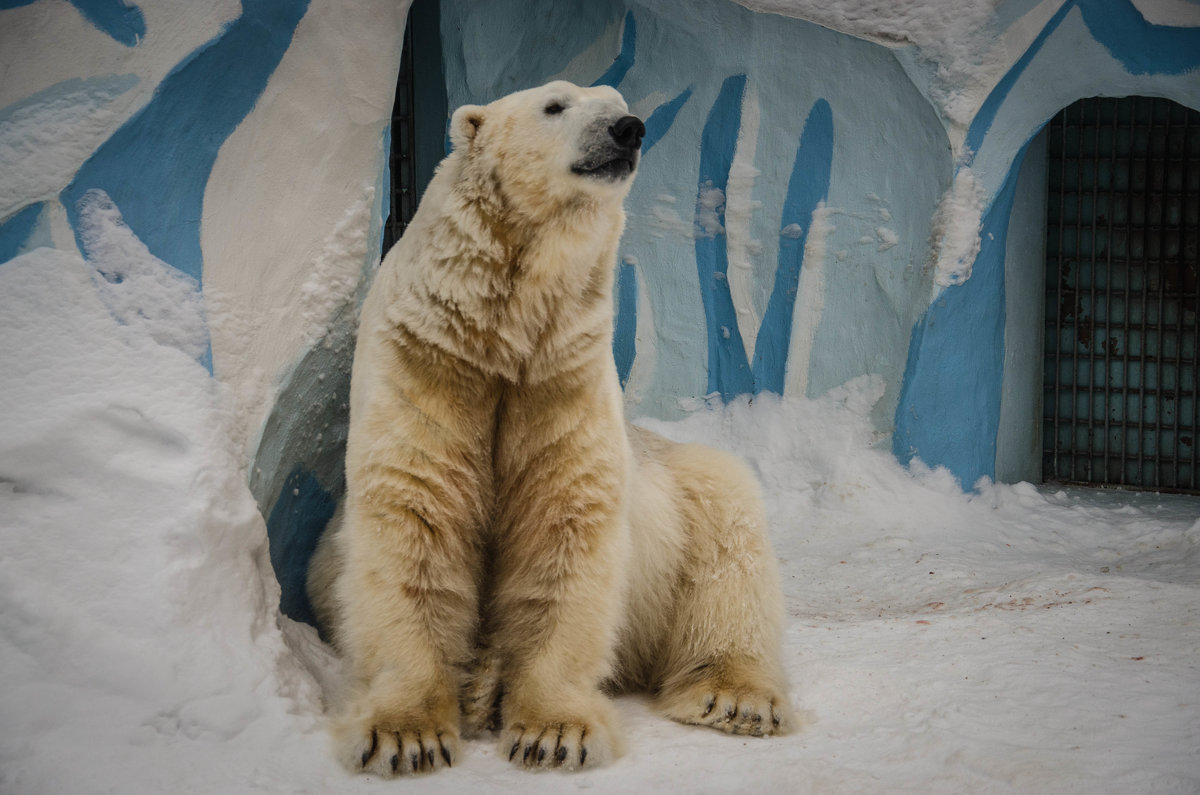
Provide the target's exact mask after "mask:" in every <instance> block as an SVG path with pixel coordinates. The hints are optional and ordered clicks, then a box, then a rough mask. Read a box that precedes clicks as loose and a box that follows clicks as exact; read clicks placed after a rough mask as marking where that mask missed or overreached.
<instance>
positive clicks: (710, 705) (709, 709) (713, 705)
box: [700, 698, 717, 718]
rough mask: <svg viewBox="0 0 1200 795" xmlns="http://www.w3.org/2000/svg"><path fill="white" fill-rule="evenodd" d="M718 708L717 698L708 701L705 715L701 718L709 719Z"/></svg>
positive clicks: (705, 706)
mask: <svg viewBox="0 0 1200 795" xmlns="http://www.w3.org/2000/svg"><path fill="white" fill-rule="evenodd" d="M716 707H717V700H716V699H715V698H710V699H709V700H708V703H707V704H705V705H704V714H703V715H701V716H700V717H702V718H707V717H708V716H709V715H711V714H712V711H713V710H714V709H716Z"/></svg>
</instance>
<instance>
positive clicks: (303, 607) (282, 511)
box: [267, 464, 337, 626]
mask: <svg viewBox="0 0 1200 795" xmlns="http://www.w3.org/2000/svg"><path fill="white" fill-rule="evenodd" d="M336 509H337V501H336V500H334V498H333V495H332V494H331V493H330V492H329V491H328V490H326V489H325V488H324V487H323V486H322V485H321V482H320V481H319V480H317V476H316V475H315V474H313V473H312V472H310V471H309V470H308V469H306V468H305V467H304V466H303V465H302V464H297V465H296V466H295V467H293V468H292V471H291V472H290V473H289V474H288V476H287V479H286V480H285V481H284V483H283V488H281V489H280V490H279V496H278V497H276V499H275V505H274V506H273V507H272V508H271V512H270V514H269V515H268V516H267V541H268V546H269V548H270V554H271V567H272V568H273V569H274V570H275V579H277V580H279V591H280V593H279V610H280V612H282V613H283V614H284V615H285V616H287V617H288V618H291V619H293V620H295V621H304V622H306V623H309V624H312V625H313V626H316V623H317V619H316V616H315V615H314V614H313V609H312V604H311V603H310V602H309V601H308V592H307V590H306V589H305V583H306V581H307V579H308V564H309V562H310V561H311V560H312V556H313V552H314V551H315V550H316V548H317V541H319V540H320V538H321V533H322V532H323V531H324V530H325V525H327V524H329V520H330V519H331V518H332V517H333V514H334V511H335V510H336Z"/></svg>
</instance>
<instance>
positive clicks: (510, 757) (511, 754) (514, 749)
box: [508, 740, 521, 762]
mask: <svg viewBox="0 0 1200 795" xmlns="http://www.w3.org/2000/svg"><path fill="white" fill-rule="evenodd" d="M520 747H521V741H520V740H517V741H516V742H515V743H513V747H512V750H511V751H509V752H508V761H510V762H511V761H512V760H513V759H514V758H515V757H516V755H517V749H518V748H520Z"/></svg>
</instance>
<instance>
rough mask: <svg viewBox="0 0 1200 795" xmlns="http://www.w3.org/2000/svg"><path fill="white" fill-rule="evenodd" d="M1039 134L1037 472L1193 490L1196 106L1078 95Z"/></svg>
mask: <svg viewBox="0 0 1200 795" xmlns="http://www.w3.org/2000/svg"><path fill="white" fill-rule="evenodd" d="M1047 138H1048V147H1049V165H1048V168H1047V170H1048V172H1049V175H1048V176H1049V180H1048V182H1049V185H1048V196H1047V234H1046V335H1045V340H1046V343H1045V356H1046V358H1045V384H1044V390H1045V391H1044V395H1043V423H1042V435H1043V445H1042V467H1043V468H1042V472H1043V476H1044V478H1045V479H1046V480H1047V481H1059V482H1068V483H1086V484H1090V485H1108V486H1124V487H1129V488H1140V489H1154V490H1159V491H1186V492H1200V471H1198V470H1200V466H1198V460H1197V445H1196V431H1197V426H1198V425H1200V418H1198V415H1197V399H1196V395H1197V391H1198V389H1197V349H1198V348H1200V322H1198V321H1197V305H1198V304H1200V292H1198V287H1197V250H1198V248H1200V246H1198V238H1200V112H1197V111H1195V110H1191V109H1189V108H1186V107H1184V106H1182V105H1179V104H1176V103H1174V102H1171V101H1169V100H1165V99H1155V98H1149V97H1124V98H1120V99H1114V98H1093V99H1085V100H1080V101H1079V102H1076V103H1075V104H1074V105H1071V106H1070V107H1068V108H1066V109H1064V110H1063V111H1062V112H1060V113H1059V114H1058V115H1057V116H1055V117H1054V119H1053V120H1052V121H1051V122H1050V125H1049V133H1048V136H1047Z"/></svg>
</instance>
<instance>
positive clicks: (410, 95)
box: [383, 0, 447, 254]
mask: <svg viewBox="0 0 1200 795" xmlns="http://www.w3.org/2000/svg"><path fill="white" fill-rule="evenodd" d="M446 104H447V101H446V81H445V79H444V77H443V74H442V35H441V22H440V18H439V15H438V0H414V2H413V4H412V6H411V7H410V8H409V11H408V23H407V24H406V25H405V26H404V52H403V54H402V55H401V58H400V74H399V76H398V77H397V80H396V100H395V103H394V104H393V106H392V127H391V132H392V151H391V157H390V159H389V168H390V171H391V196H390V199H391V212H390V214H389V215H388V219H387V223H386V224H385V225H384V229H383V253H384V254H387V252H388V249H390V248H391V247H392V245H393V244H395V242H396V241H397V240H399V239H400V236H401V235H403V234H404V229H405V227H407V226H408V222H409V221H411V220H412V217H413V213H415V212H416V211H417V203H418V202H419V201H420V200H421V194H422V193H424V191H425V187H426V186H427V185H429V180H430V179H431V178H432V177H433V171H434V169H435V168H436V167H437V164H438V162H440V161H441V159H442V158H443V157H444V156H445V153H446V144H445V138H446Z"/></svg>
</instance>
